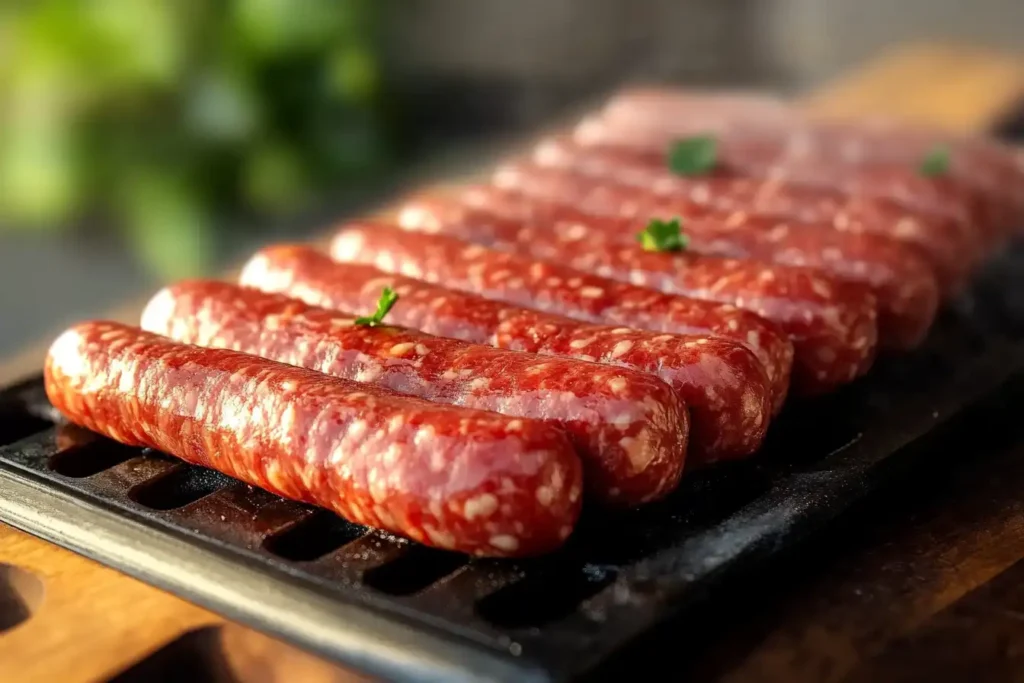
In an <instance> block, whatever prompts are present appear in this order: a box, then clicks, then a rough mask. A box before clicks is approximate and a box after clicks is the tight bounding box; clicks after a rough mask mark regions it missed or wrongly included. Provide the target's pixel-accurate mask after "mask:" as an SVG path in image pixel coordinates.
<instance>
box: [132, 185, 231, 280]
mask: <svg viewBox="0 0 1024 683" xmlns="http://www.w3.org/2000/svg"><path fill="white" fill-rule="evenodd" d="M199 197H200V195H198V194H197V193H196V192H195V191H194V190H193V189H192V188H190V187H189V186H188V184H187V183H184V182H182V181H181V180H179V179H177V178H174V177H172V176H169V175H163V174H160V173H153V172H143V173H140V174H139V175H138V176H137V177H136V178H135V179H134V180H133V182H131V183H130V184H129V186H128V187H127V188H126V193H125V195H124V198H125V201H124V204H123V211H124V218H125V227H126V228H127V230H128V236H129V240H130V241H131V243H132V244H133V245H134V246H135V248H136V250H137V252H138V254H139V256H140V257H141V259H142V261H143V263H144V264H145V265H146V266H147V267H148V268H150V269H152V270H153V271H154V272H155V273H157V275H159V276H160V277H162V278H167V279H173V278H181V277H193V276H196V275H202V274H204V273H207V272H209V270H210V267H211V263H212V261H213V256H214V240H213V234H212V223H211V221H210V216H209V215H208V213H207V211H206V209H205V208H204V207H203V204H202V202H201V201H200V199H199Z"/></svg>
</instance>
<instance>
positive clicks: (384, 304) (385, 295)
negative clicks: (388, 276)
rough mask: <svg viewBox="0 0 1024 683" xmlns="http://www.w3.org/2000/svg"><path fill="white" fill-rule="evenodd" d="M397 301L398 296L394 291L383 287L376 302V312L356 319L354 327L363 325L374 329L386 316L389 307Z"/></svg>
mask: <svg viewBox="0 0 1024 683" xmlns="http://www.w3.org/2000/svg"><path fill="white" fill-rule="evenodd" d="M396 301H398V294H396V293H395V290H393V289H391V288H390V287H385V288H384V290H383V291H382V292H381V293H380V299H378V300H377V310H376V312H375V313H374V314H373V315H371V316H369V317H362V318H356V325H365V326H367V327H376V326H377V325H379V324H380V322H381V321H382V320H384V316H386V315H387V314H388V311H390V310H391V307H392V306H394V305H395V302H396Z"/></svg>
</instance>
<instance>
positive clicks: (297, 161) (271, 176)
mask: <svg viewBox="0 0 1024 683" xmlns="http://www.w3.org/2000/svg"><path fill="white" fill-rule="evenodd" d="M307 189H308V179H307V177H306V172H305V169H304V164H303V162H302V159H301V158H300V157H299V155H298V154H296V152H295V150H293V149H290V148H289V147H287V146H285V145H283V144H280V143H268V144H264V145H261V146H260V147H257V148H256V149H255V150H253V152H252V154H251V155H250V157H249V161H248V164H246V168H245V179H244V192H245V196H246V197H247V198H248V199H249V201H250V202H252V204H253V205H254V206H256V207H257V208H260V209H263V210H267V211H274V212H278V211H284V210H288V209H292V208H295V207H296V206H297V205H298V204H299V203H300V202H301V201H302V199H303V198H304V197H305V194H306V190H307Z"/></svg>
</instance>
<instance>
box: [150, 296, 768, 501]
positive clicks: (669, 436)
mask: <svg viewBox="0 0 1024 683" xmlns="http://www.w3.org/2000/svg"><path fill="white" fill-rule="evenodd" d="M403 303H404V302H401V301H399V302H398V304H397V305H398V306H402V305H403ZM142 327H143V328H144V329H146V330H149V331H151V332H155V333H157V334H162V335H165V336H168V337H170V338H172V339H174V340H176V341H180V342H184V343H188V344H198V345H199V346H208V347H215V348H226V349H233V350H235V351H242V352H244V353H250V354H253V355H256V356H262V357H263V358H269V359H271V360H276V361H280V362H282V363H288V364H289V365H297V366H299V367H304V368H309V369H311V370H317V371H319V372H323V373H325V374H328V375H333V376H335V377H342V378H345V379H350V380H355V381H357V382H366V383H368V384H373V385H375V386H381V387H385V388H387V389H392V390H394V391H398V392H401V393H404V394H410V395H412V396H418V397H420V398H425V399H427V400H430V401H435V402H438V403H448V404H452V405H457V406H463V407H466V408H475V409H478V410H493V411H495V412H498V413H504V414H505V415H512V416H515V417H528V418H534V419H538V420H542V421H545V422H548V423H550V424H552V425H554V426H556V427H559V428H561V429H563V430H565V432H566V433H567V434H568V435H569V436H570V438H571V439H572V441H573V445H574V446H575V447H576V449H577V452H578V453H579V454H580V457H581V458H582V460H583V473H584V483H585V490H586V492H587V495H588V496H591V495H593V496H595V497H596V499H598V500H600V501H602V502H606V503H614V504H618V505H634V504H638V503H646V502H649V501H652V500H655V499H657V498H661V497H663V496H665V495H667V494H668V493H670V492H671V491H672V490H673V489H674V488H675V487H676V484H677V483H678V482H679V477H680V474H681V473H682V470H683V461H684V458H685V456H686V444H687V438H688V426H689V425H688V422H689V420H688V414H687V412H686V407H685V405H684V404H683V403H682V401H681V400H680V399H679V396H678V395H677V394H676V393H675V392H674V391H673V390H672V389H671V387H669V386H668V385H667V384H665V383H664V382H662V381H661V380H660V379H658V378H657V377H655V376H653V375H649V374H644V373H640V372H635V371H633V370H629V369H626V368H621V367H612V366H610V365H600V364H597V363H585V362H581V361H576V360H569V359H563V358H545V357H542V356H537V355H534V354H532V353H517V352H513V351H503V350H500V349H495V348H492V347H490V346H481V345H477V344H467V343H466V342H462V341H458V340H455V339H445V338H442V337H434V336H432V335H429V334H424V333H422V332H417V331H414V330H409V329H405V328H401V327H393V326H389V325H378V326H374V327H370V326H364V325H356V324H355V318H353V317H349V316H345V315H341V314H339V313H335V312H332V311H327V310H324V309H321V308H314V307H312V306H310V305H308V304H305V303H303V302H301V301H297V300H295V299H290V298H288V297H286V296H283V295H278V294H268V293H264V292H261V291H259V290H256V289H250V288H244V287H239V286H237V285H232V284H229V283H225V282H215V281H187V282H182V283H178V284H175V285H173V286H171V287H167V288H165V289H163V290H162V291H161V292H160V293H158V294H157V295H156V296H155V297H153V299H152V300H151V301H150V303H149V305H148V306H147V307H146V310H145V312H144V313H143V315H142ZM752 408H753V409H754V410H761V411H762V419H763V417H764V415H763V411H764V406H754V407H752Z"/></svg>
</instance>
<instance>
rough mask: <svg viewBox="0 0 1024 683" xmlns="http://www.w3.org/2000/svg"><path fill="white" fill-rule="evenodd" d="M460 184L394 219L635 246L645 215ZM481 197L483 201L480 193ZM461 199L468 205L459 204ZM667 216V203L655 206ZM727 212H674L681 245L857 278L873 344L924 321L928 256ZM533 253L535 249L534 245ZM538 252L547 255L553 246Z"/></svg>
mask: <svg viewBox="0 0 1024 683" xmlns="http://www.w3.org/2000/svg"><path fill="white" fill-rule="evenodd" d="M493 189H494V191H493V192H490V193H488V192H486V191H483V190H479V189H475V190H470V193H471V194H473V195H474V199H472V200H467V201H466V202H462V201H461V200H459V199H445V198H443V197H440V196H427V195H423V196H420V197H417V198H414V199H413V200H411V201H410V202H409V203H407V204H406V205H405V207H404V209H403V210H402V211H401V212H400V214H399V218H398V221H399V223H400V224H401V225H402V226H403V227H406V228H410V229H414V230H421V231H425V232H443V233H445V234H450V235H453V236H455V237H459V238H460V239H467V240H470V241H473V242H478V243H480V244H484V245H487V246H493V247H495V248H499V249H505V250H508V249H515V248H516V247H517V245H520V244H522V245H528V246H529V245H537V244H539V243H547V242H548V241H550V239H551V235H550V234H548V233H554V232H556V231H566V232H568V233H570V234H575V235H578V239H579V240H586V241H587V242H588V243H590V242H591V241H592V240H593V243H594V244H595V245H598V244H600V245H602V248H607V247H608V246H635V245H636V244H637V242H636V235H637V233H638V232H640V231H642V230H643V229H644V228H645V227H646V225H647V220H644V219H629V218H619V217H617V216H609V215H604V216H601V215H595V214H588V213H586V212H583V211H580V210H579V209H577V208H575V206H573V205H571V204H570V203H558V202H551V201H547V200H542V199H537V200H535V199H530V198H526V197H516V196H506V195H508V193H505V192H504V191H503V190H500V189H497V188H493ZM487 199H491V200H492V201H487ZM467 205H468V206H467ZM655 215H659V217H662V218H664V219H670V218H671V216H670V215H669V214H667V213H664V212H662V213H660V214H659V213H656V214H655ZM733 218H735V219H736V220H730V221H709V220H703V219H696V220H690V219H684V220H683V221H682V229H683V232H684V233H685V234H686V236H687V239H688V244H687V247H686V251H687V253H688V254H704V255H708V256H716V257H725V258H736V259H750V260H757V261H764V262H766V263H777V264H779V265H783V266H799V267H807V268H813V269H815V270H820V271H822V272H824V273H826V274H828V275H831V276H833V277H835V278H836V279H839V280H844V281H850V282H859V283H863V284H865V285H867V286H869V287H870V288H871V290H872V291H873V292H874V294H875V298H876V299H877V300H878V314H879V319H878V326H879V335H880V341H881V343H882V345H883V346H886V347H888V348H893V349H901V350H902V349H910V348H914V347H916V346H917V345H919V344H920V343H921V342H922V341H923V340H924V338H925V336H926V335H927V333H928V330H929V329H930V328H931V325H932V322H933V321H934V319H935V314H936V312H937V310H938V306H939V289H938V283H937V281H936V279H935V274H934V272H933V271H932V269H931V267H930V266H929V264H928V263H927V262H926V261H925V260H924V259H923V258H921V257H920V256H919V255H918V254H917V253H915V252H913V251H912V250H908V249H906V248H904V247H903V246H901V245H900V244H898V243H895V242H892V241H890V240H887V239H885V238H882V237H877V236H873V235H843V234H838V233H830V232H825V233H823V232H821V231H819V230H815V229H810V230H808V229H804V226H800V225H798V224H787V223H778V222H776V221H771V222H769V223H767V224H765V223H764V222H763V221H761V220H759V219H758V218H756V217H752V216H749V215H746V214H743V213H742V212H736V213H734V214H733ZM534 255H537V254H534ZM543 258H551V259H555V258H557V252H553V253H551V254H550V255H549V256H544V257H543Z"/></svg>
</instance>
